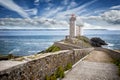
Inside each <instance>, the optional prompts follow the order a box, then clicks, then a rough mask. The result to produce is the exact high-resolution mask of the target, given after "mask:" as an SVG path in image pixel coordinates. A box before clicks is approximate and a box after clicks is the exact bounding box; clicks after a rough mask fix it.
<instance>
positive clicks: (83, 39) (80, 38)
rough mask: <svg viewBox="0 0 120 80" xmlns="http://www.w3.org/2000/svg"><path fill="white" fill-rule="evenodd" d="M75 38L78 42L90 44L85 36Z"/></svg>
mask: <svg viewBox="0 0 120 80" xmlns="http://www.w3.org/2000/svg"><path fill="white" fill-rule="evenodd" d="M76 38H77V39H79V40H82V41H84V42H85V43H90V40H89V38H87V37H85V36H77V37H76Z"/></svg>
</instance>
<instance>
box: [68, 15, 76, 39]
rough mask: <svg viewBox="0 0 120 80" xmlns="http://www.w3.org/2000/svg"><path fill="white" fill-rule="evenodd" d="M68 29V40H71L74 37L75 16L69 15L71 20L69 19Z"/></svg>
mask: <svg viewBox="0 0 120 80" xmlns="http://www.w3.org/2000/svg"><path fill="white" fill-rule="evenodd" d="M69 24H70V29H69V34H70V35H69V36H70V38H73V37H75V33H76V32H75V30H76V28H75V27H76V16H75V15H74V14H72V15H71V18H70V23H69Z"/></svg>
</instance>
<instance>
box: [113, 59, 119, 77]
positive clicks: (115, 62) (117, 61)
mask: <svg viewBox="0 0 120 80" xmlns="http://www.w3.org/2000/svg"><path fill="white" fill-rule="evenodd" d="M114 64H116V65H117V66H118V70H119V72H118V75H119V76H120V61H119V60H115V61H114Z"/></svg>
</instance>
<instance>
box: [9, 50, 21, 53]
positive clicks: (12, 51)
mask: <svg viewBox="0 0 120 80" xmlns="http://www.w3.org/2000/svg"><path fill="white" fill-rule="evenodd" d="M19 51H20V49H13V50H11V51H10V52H9V54H12V53H14V52H19Z"/></svg>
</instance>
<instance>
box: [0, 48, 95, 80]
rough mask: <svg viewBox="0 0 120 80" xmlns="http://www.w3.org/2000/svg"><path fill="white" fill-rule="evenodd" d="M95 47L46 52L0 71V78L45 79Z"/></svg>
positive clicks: (15, 79) (18, 79) (5, 79)
mask: <svg viewBox="0 0 120 80" xmlns="http://www.w3.org/2000/svg"><path fill="white" fill-rule="evenodd" d="M93 49H94V48H86V49H75V50H63V51H59V52H55V53H45V54H46V56H44V57H41V58H38V59H34V60H31V61H28V62H27V63H23V64H20V65H17V66H14V67H12V68H9V69H6V70H3V71H0V80H44V79H45V76H46V75H51V74H53V73H54V71H55V70H56V69H57V68H58V67H59V66H63V67H64V66H66V65H67V64H68V63H72V64H74V63H76V62H77V61H78V60H80V59H81V58H83V57H84V56H86V55H87V54H89V52H90V51H92V50H93ZM45 54H44V55H45ZM47 54H50V55H47ZM41 55H42V54H41Z"/></svg>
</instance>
